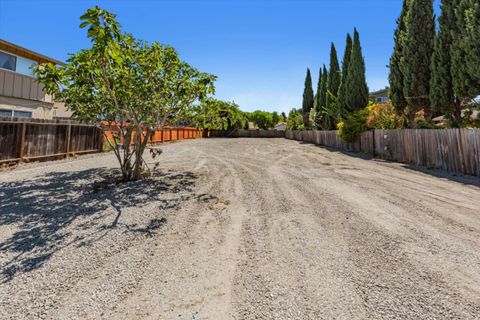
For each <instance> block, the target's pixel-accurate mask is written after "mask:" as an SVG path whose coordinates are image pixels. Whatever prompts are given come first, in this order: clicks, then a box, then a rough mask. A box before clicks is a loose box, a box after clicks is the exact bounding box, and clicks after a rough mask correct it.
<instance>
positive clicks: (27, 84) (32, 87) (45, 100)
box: [0, 39, 71, 119]
mask: <svg viewBox="0 0 480 320" xmlns="http://www.w3.org/2000/svg"><path fill="white" fill-rule="evenodd" d="M45 62H51V63H55V64H58V65H63V63H62V62H61V61H58V60H55V59H53V58H49V57H47V56H44V55H42V54H40V53H37V52H34V51H32V50H29V49H26V48H23V47H21V46H19V45H16V44H13V43H10V42H8V41H5V40H2V39H0V117H2V118H4V117H11V118H37V119H53V118H55V117H56V116H57V113H59V114H61V117H62V118H67V117H70V115H71V113H70V112H68V111H67V110H66V109H65V106H64V105H63V104H61V103H57V104H55V103H54V101H53V97H52V96H51V95H49V94H47V93H46V92H45V91H44V90H43V86H42V85H41V84H39V83H37V82H36V81H35V76H34V75H33V73H32V70H31V67H32V66H34V65H35V64H38V63H45Z"/></svg>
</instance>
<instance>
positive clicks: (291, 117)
mask: <svg viewBox="0 0 480 320" xmlns="http://www.w3.org/2000/svg"><path fill="white" fill-rule="evenodd" d="M303 129H305V125H304V124H303V115H302V113H301V112H299V111H297V110H296V109H292V110H290V112H289V113H288V118H287V130H303Z"/></svg>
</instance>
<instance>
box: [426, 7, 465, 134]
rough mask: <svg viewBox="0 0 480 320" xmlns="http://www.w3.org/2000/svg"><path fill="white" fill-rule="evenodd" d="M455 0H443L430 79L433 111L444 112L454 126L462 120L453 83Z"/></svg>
mask: <svg viewBox="0 0 480 320" xmlns="http://www.w3.org/2000/svg"><path fill="white" fill-rule="evenodd" d="M454 2H455V0H442V6H441V9H442V14H441V16H440V18H439V19H438V22H439V30H438V33H437V35H436V37H435V44H434V51H433V56H432V66H431V70H432V78H431V80H430V103H431V105H432V111H433V112H439V113H442V114H444V115H445V116H446V117H447V119H449V120H450V122H451V124H452V125H453V126H458V124H459V121H460V112H461V110H460V108H459V106H460V105H459V103H458V100H457V99H455V94H454V91H453V83H452V70H451V68H452V59H451V55H450V51H451V49H452V43H453V35H454V34H455V33H456V31H455V30H456V22H455V10H454V9H455V8H454Z"/></svg>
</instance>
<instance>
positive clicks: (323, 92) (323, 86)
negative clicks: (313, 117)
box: [317, 65, 328, 110]
mask: <svg viewBox="0 0 480 320" xmlns="http://www.w3.org/2000/svg"><path fill="white" fill-rule="evenodd" d="M327 90H328V71H327V68H326V67H325V65H323V70H322V81H321V83H320V91H319V94H318V105H317V108H318V109H319V110H321V109H323V108H324V107H326V106H327Z"/></svg>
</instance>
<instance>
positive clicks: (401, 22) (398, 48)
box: [388, 0, 411, 114]
mask: <svg viewBox="0 0 480 320" xmlns="http://www.w3.org/2000/svg"><path fill="white" fill-rule="evenodd" d="M410 4H411V0H403V7H402V13H401V14H400V17H399V18H398V19H397V29H396V30H395V35H394V41H395V46H394V48H393V54H392V57H391V58H390V74H389V76H388V80H389V83H390V91H389V97H390V101H392V104H393V106H394V107H395V110H396V111H397V113H398V114H402V113H403V112H404V110H405V108H406V106H407V100H406V99H405V94H404V87H403V86H404V84H403V81H404V80H403V79H404V77H403V69H402V66H401V61H402V57H403V52H404V47H405V41H406V34H407V16H408V11H409V9H410Z"/></svg>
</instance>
